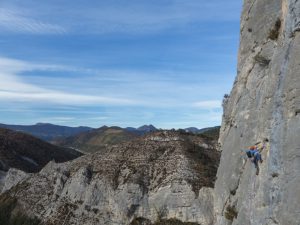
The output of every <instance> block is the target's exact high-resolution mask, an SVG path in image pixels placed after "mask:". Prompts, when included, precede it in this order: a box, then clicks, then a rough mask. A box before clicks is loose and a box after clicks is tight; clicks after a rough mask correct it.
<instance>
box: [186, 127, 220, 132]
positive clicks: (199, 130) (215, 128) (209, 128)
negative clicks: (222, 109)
mask: <svg viewBox="0 0 300 225" xmlns="http://www.w3.org/2000/svg"><path fill="white" fill-rule="evenodd" d="M184 130H185V131H186V132H190V133H193V134H203V133H205V132H208V131H213V130H217V131H219V130H220V126H215V127H207V128H202V129H198V128H196V127H188V128H185V129H184Z"/></svg>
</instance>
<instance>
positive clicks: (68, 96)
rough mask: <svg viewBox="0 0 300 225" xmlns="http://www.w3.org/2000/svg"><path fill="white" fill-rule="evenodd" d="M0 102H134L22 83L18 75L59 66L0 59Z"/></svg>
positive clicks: (115, 103)
mask: <svg viewBox="0 0 300 225" xmlns="http://www.w3.org/2000/svg"><path fill="white" fill-rule="evenodd" d="M0 68H1V72H0V80H1V83H0V101H16V102H24V101H25V102H38V103H53V104H61V105H72V106H85V105H97V104H104V105H135V104H137V103H136V102H135V101H133V100H130V99H125V98H124V99H123V98H112V97H107V96H97V95H95V96H94V95H82V94H75V93H68V92H62V91H57V90H52V89H47V88H42V87H39V86H36V85H32V84H29V83H26V82H25V81H23V80H22V79H21V78H20V76H18V74H20V73H22V72H25V71H31V70H49V69H54V68H61V67H59V66H55V65H54V66H51V65H50V66H47V65H35V64H31V63H26V62H23V61H19V60H12V59H7V58H0Z"/></svg>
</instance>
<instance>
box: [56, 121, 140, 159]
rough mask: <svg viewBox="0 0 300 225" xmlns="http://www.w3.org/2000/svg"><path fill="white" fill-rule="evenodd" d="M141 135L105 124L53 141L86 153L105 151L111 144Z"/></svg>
mask: <svg viewBox="0 0 300 225" xmlns="http://www.w3.org/2000/svg"><path fill="white" fill-rule="evenodd" d="M138 136H140V135H139V134H137V133H136V132H131V131H127V130H125V129H122V128H120V127H107V126H103V127H101V128H99V129H94V130H91V131H87V132H82V133H80V134H78V135H75V136H72V137H68V138H65V139H58V140H56V141H55V142H53V143H54V144H56V145H59V146H64V147H70V148H74V149H78V150H80V151H82V152H85V153H93V152H98V151H100V152H101V151H104V150H105V148H106V147H107V146H109V145H114V144H119V143H122V142H125V141H129V140H132V139H134V138H137V137H138Z"/></svg>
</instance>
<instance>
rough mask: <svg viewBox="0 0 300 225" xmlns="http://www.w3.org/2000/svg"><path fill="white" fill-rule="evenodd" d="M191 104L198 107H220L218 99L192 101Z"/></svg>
mask: <svg viewBox="0 0 300 225" xmlns="http://www.w3.org/2000/svg"><path fill="white" fill-rule="evenodd" d="M193 106H194V107H197V108H200V109H219V108H221V101H219V100H211V101H199V102H194V103H193Z"/></svg>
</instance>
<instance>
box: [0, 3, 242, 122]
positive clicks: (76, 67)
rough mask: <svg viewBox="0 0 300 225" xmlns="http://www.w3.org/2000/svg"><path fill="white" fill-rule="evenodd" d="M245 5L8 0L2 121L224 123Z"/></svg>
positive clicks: (0, 35) (0, 21) (2, 43)
mask: <svg viewBox="0 0 300 225" xmlns="http://www.w3.org/2000/svg"><path fill="white" fill-rule="evenodd" d="M241 4H242V1H237V0H227V1H224V0H211V1H204V0H106V1H104V0H90V1H88V0H73V1H68V0H43V1H37V0H26V1H20V0H1V2H0V104H1V107H0V118H1V120H0V122H1V123H8V124H34V123H37V122H50V123H55V124H60V125H69V126H79V125H87V126H92V127H100V126H102V125H109V126H110V125H117V126H121V127H127V126H133V127H138V126H140V125H143V124H150V123H151V124H154V125H155V126H157V127H160V128H185V127H190V126H195V127H199V128H202V127H208V126H214V125H219V124H220V123H221V116H222V108H221V102H222V98H223V96H224V94H225V93H229V92H230V89H231V86H232V84H233V80H234V78H235V76H236V61H237V49H238V42H239V18H240V11H241Z"/></svg>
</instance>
